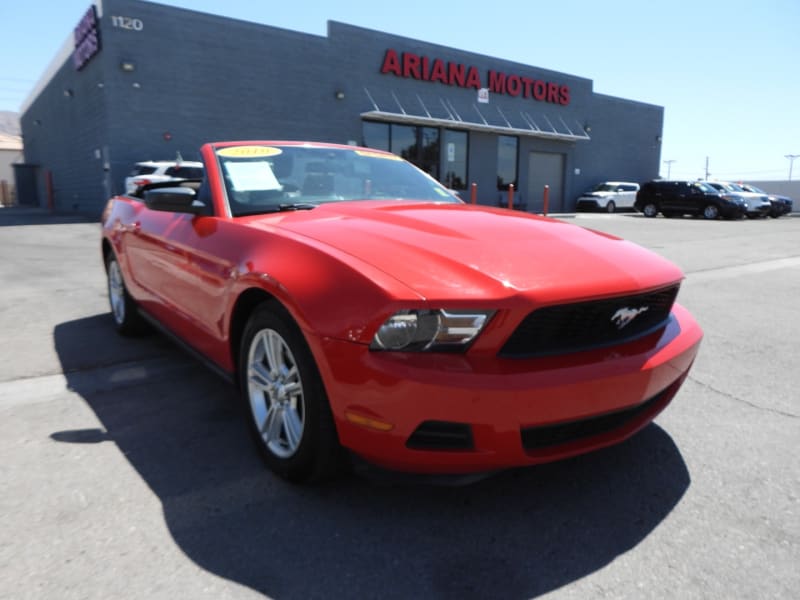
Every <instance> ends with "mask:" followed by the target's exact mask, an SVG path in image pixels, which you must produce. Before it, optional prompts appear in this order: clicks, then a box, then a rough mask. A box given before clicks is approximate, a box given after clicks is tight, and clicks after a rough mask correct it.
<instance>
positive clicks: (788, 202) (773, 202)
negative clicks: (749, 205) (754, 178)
mask: <svg viewBox="0 0 800 600" xmlns="http://www.w3.org/2000/svg"><path fill="white" fill-rule="evenodd" d="M738 185H739V186H740V187H741V188H742V189H744V190H747V191H748V192H754V193H756V194H763V195H765V196H766V197H767V198H768V199H769V204H770V210H769V216H770V217H772V218H773V219H777V218H778V217H780V216H781V215H785V214H788V213H790V212H792V206H793V203H792V199H791V198H789V197H788V196H779V195H778V194H770V193H769V192H765V191H764V190H762V189H759V188H757V187H756V186H754V185H750V184H749V183H740V184H738Z"/></svg>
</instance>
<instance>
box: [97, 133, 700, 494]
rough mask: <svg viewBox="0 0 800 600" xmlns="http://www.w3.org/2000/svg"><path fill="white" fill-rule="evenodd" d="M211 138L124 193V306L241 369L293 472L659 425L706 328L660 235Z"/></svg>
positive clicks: (443, 463) (559, 448)
mask: <svg viewBox="0 0 800 600" xmlns="http://www.w3.org/2000/svg"><path fill="white" fill-rule="evenodd" d="M201 153H202V159H203V163H204V166H205V176H204V179H203V180H202V181H199V180H198V181H192V180H186V181H182V182H167V183H163V184H153V185H151V186H148V187H145V188H143V189H142V190H140V191H138V192H136V194H135V195H123V196H117V197H114V198H112V199H111V200H110V201H109V202H108V205H107V206H106V208H105V211H104V213H103V217H102V252H103V257H104V260H105V265H106V268H107V272H108V294H109V300H110V304H111V313H112V315H113V319H114V323H115V324H116V327H117V329H118V330H119V332H120V333H122V334H132V333H135V332H137V331H139V330H141V328H142V325H145V324H147V323H149V324H154V325H156V326H157V327H158V328H159V329H160V330H162V331H165V332H167V333H168V334H169V335H170V336H171V337H173V338H175V339H177V340H179V341H180V342H181V343H182V344H183V345H184V346H186V347H188V348H189V349H190V350H192V351H193V353H194V354H195V355H197V356H199V357H201V358H202V359H204V361H205V362H206V363H208V364H209V365H211V366H212V367H213V368H215V369H216V370H217V371H218V372H221V373H222V374H224V375H225V376H227V377H228V378H229V379H231V380H232V381H235V382H236V383H237V385H238V386H239V388H240V390H241V394H242V396H243V398H244V400H245V403H246V405H247V406H248V408H249V413H248V414H249V419H248V420H249V423H250V426H251V429H252V432H253V434H254V439H255V441H256V443H257V445H258V447H259V449H260V450H261V453H262V455H263V457H264V459H265V461H266V463H267V465H268V466H269V467H270V468H271V469H272V470H273V471H275V472H276V473H278V474H280V475H281V476H283V477H286V478H288V479H290V480H293V481H306V480H315V479H319V478H323V477H326V476H330V475H331V474H333V473H336V472H337V470H338V469H339V468H340V466H341V465H342V464H343V462H344V463H346V462H347V459H348V458H349V457H351V456H353V455H355V456H357V457H360V458H361V459H363V460H365V461H366V462H367V463H371V464H375V465H378V466H380V467H383V468H388V469H391V470H395V471H407V472H416V473H429V474H466V473H478V472H490V471H494V470H499V469H503V468H509V467H518V466H525V465H533V464H537V463H542V462H546V461H552V460H556V459H561V458H565V457H569V456H573V455H576V454H579V453H583V452H587V451H590V450H594V449H597V448H601V447H604V446H608V445H610V444H614V443H617V442H620V441H622V440H624V439H626V438H628V437H629V436H631V435H633V434H634V433H635V432H637V431H639V430H640V429H642V428H643V427H645V426H646V425H647V424H648V423H649V422H650V421H652V419H653V418H654V417H655V416H656V415H657V414H658V413H659V412H660V411H661V410H662V409H663V408H664V407H665V406H666V405H667V404H668V403H669V402H670V400H671V399H672V397H673V396H674V395H675V393H676V392H677V391H678V388H679V387H680V386H681V384H682V382H683V381H684V379H685V377H686V375H687V373H688V372H689V368H690V367H691V365H692V361H693V360H694V358H695V355H696V353H697V349H698V346H699V344H700V340H701V338H702V331H701V329H700V327H699V326H698V325H697V323H696V322H695V320H694V319H693V318H692V317H691V315H690V314H689V313H688V312H687V311H686V310H685V309H684V308H682V307H681V306H680V305H679V304H677V303H675V298H676V296H677V294H678V288H679V286H680V284H681V281H682V279H683V275H682V273H681V271H680V270H679V269H678V268H677V267H675V266H674V265H673V264H671V263H670V262H668V261H666V260H664V259H663V258H660V257H659V256H657V255H655V254H653V253H651V252H650V251H648V250H645V249H643V248H641V247H638V246H636V245H634V244H632V243H630V242H627V241H624V240H621V239H618V238H615V237H612V236H609V235H606V234H602V233H598V232H594V231H589V230H586V229H583V228H580V227H577V226H574V225H570V224H566V223H563V222H559V221H554V220H550V219H546V218H542V217H537V216H534V215H531V214H527V213H521V212H517V211H510V210H506V209H498V208H489V207H484V206H473V205H468V204H464V203H463V202H462V201H461V200H459V199H458V198H457V197H455V196H454V195H453V194H452V193H451V191H450V190H448V189H447V188H445V187H443V186H442V185H440V184H439V183H438V182H436V181H435V180H434V179H432V178H431V177H429V176H428V175H427V174H425V173H423V172H422V171H420V170H418V169H417V168H416V167H414V166H413V165H411V164H409V163H408V162H406V161H404V160H402V159H401V158H399V157H397V156H395V155H393V154H389V153H386V152H381V151H377V150H372V149H368V148H358V147H352V146H338V145H330V144H319V143H303V142H261V141H251V142H220V143H210V144H206V145H204V146H203V147H202V149H201Z"/></svg>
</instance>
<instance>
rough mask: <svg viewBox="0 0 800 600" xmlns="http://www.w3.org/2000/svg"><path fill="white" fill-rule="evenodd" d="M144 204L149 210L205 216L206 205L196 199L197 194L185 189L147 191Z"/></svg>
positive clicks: (172, 188) (168, 188)
mask: <svg viewBox="0 0 800 600" xmlns="http://www.w3.org/2000/svg"><path fill="white" fill-rule="evenodd" d="M144 203H145V205H147V208H149V209H150V210H163V211H166V212H179V213H189V214H192V215H204V214H207V210H206V205H205V204H204V203H202V202H201V201H200V200H198V199H197V192H195V191H194V190H193V189H191V188H186V187H167V188H156V189H154V190H148V191H146V192H145V193H144Z"/></svg>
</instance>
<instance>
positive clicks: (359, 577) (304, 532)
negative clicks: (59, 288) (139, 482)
mask: <svg viewBox="0 0 800 600" xmlns="http://www.w3.org/2000/svg"><path fill="white" fill-rule="evenodd" d="M54 339H55V347H56V350H57V352H58V356H59V358H60V361H61V366H62V369H63V372H64V373H65V374H66V377H67V380H68V384H69V386H70V388H71V389H72V390H73V391H75V392H77V393H78V394H80V395H81V396H82V398H83V399H84V400H85V402H86V403H87V404H88V406H89V407H91V409H92V410H93V411H94V413H95V414H96V415H97V417H98V419H99V420H100V423H101V424H102V429H88V430H80V431H61V432H53V433H52V434H51V438H52V439H54V440H56V441H59V442H63V443H80V444H98V443H104V442H107V441H111V442H113V443H115V444H116V445H117V446H118V448H119V450H120V451H121V452H122V454H123V455H124V456H125V457H126V458H127V459H128V460H129V461H130V463H131V465H132V466H133V467H134V468H135V469H136V471H137V472H138V473H139V474H140V475H141V477H142V479H143V480H144V482H145V483H146V484H147V485H148V486H149V487H150V488H151V489H152V490H153V492H154V493H155V494H156V495H157V496H158V498H159V499H160V501H161V504H162V506H163V511H164V519H165V522H166V524H167V526H168V528H169V531H170V533H171V535H172V538H173V539H174V541H175V543H176V544H177V545H178V547H179V548H180V550H182V551H183V552H184V553H185V554H186V556H188V557H189V558H191V559H192V560H193V561H195V563H197V564H198V565H200V566H201V567H202V568H204V569H206V570H207V571H209V572H211V573H213V574H215V575H217V576H219V577H223V578H226V579H228V580H231V581H234V582H237V583H239V584H242V585H246V586H249V587H250V588H252V589H254V590H257V591H258V592H261V593H264V594H266V595H268V596H270V597H274V598H316V597H336V598H374V597H380V598H410V597H419V598H427V597H436V598H487V597H497V598H530V597H534V596H538V595H541V594H544V593H546V592H549V591H552V590H555V589H557V588H559V587H561V586H564V585H566V584H569V583H571V582H574V581H576V580H578V579H580V578H582V577H585V576H586V575H589V574H591V573H593V572H595V571H597V570H598V569H601V568H603V567H604V566H606V565H608V564H609V563H611V562H612V561H614V560H615V559H616V558H617V557H618V556H620V555H621V554H623V553H625V552H627V551H628V550H630V549H631V548H633V547H635V546H636V545H637V544H639V543H640V542H641V541H642V540H644V539H645V538H646V537H647V536H648V535H649V534H650V533H651V532H652V531H653V530H654V529H655V528H656V527H657V526H658V525H659V524H660V523H661V522H662V521H663V520H664V519H665V517H666V516H667V515H668V514H669V513H670V512H671V511H672V509H673V508H674V507H675V506H676V505H677V503H678V502H679V501H680V499H681V498H682V496H683V495H684V494H685V493H686V491H687V489H688V487H689V485H690V477H689V473H688V470H687V468H686V465H685V463H684V461H683V459H682V457H681V454H680V452H679V450H678V449H677V448H676V446H675V444H674V443H673V441H672V439H671V438H670V436H669V435H668V434H667V433H666V432H665V431H664V430H663V429H661V428H660V427H658V426H657V425H655V424H653V425H650V426H649V427H647V428H646V429H645V430H643V431H642V432H641V433H640V434H638V435H637V436H634V437H633V438H632V439H631V440H628V441H627V442H625V443H623V444H620V445H618V446H616V447H613V448H610V449H607V450H603V451H600V452H596V453H594V454H591V455H586V456H583V457H579V458H575V459H571V460H567V461H563V462H560V463H555V464H550V465H545V466H540V467H534V468H529V469H524V470H514V471H508V472H505V473H502V474H498V475H495V476H493V477H490V478H487V479H485V480H483V481H480V482H477V483H473V484H471V485H465V486H459V487H456V486H433V485H420V484H402V485H401V484H385V483H384V484H378V483H376V482H374V481H370V480H366V479H364V478H361V477H358V476H346V477H343V478H342V479H339V480H336V481H333V482H330V483H328V484H326V485H319V486H307V487H301V486H294V485H291V484H289V483H286V482H284V481H282V480H280V479H277V478H276V477H274V476H272V475H271V474H270V473H269V472H268V471H267V470H266V469H265V468H264V467H263V466H262V464H261V462H260V459H259V458H258V457H257V454H256V452H255V450H254V447H253V446H252V444H251V442H250V440H249V438H248V435H247V433H246V427H245V422H244V417H243V414H244V413H243V411H242V410H240V408H239V404H238V402H237V399H236V395H235V392H234V390H233V389H232V388H231V387H230V386H229V385H228V384H226V383H225V382H223V381H222V380H220V379H218V378H217V377H216V376H215V375H213V374H211V373H210V372H207V371H206V370H205V369H204V368H203V367H202V366H200V365H199V364H197V363H195V362H194V361H192V360H191V359H188V358H187V357H185V356H184V355H183V354H182V353H181V352H180V351H178V350H177V349H175V348H173V347H171V346H170V345H169V344H168V343H165V342H164V340H163V338H161V337H160V336H157V335H152V336H149V337H146V338H144V339H139V340H134V341H133V342H131V341H129V340H124V339H121V338H119V337H118V336H117V334H116V333H115V332H114V330H113V327H112V325H111V321H110V317H108V316H107V315H97V316H94V317H89V318H84V319H79V320H75V321H70V322H65V323H61V324H59V325H57V326H56V328H55V331H54ZM132 347H133V348H134V349H131V348H132ZM89 349H91V352H88V350H89ZM87 356H102V357H103V361H102V363H100V362H98V363H97V364H93V363H92V362H91V359H90V358H87ZM87 451H89V452H90V450H88V449H87ZM630 576H631V577H632V578H633V577H637V574H635V573H631V574H630Z"/></svg>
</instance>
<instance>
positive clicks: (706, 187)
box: [694, 181, 725, 194]
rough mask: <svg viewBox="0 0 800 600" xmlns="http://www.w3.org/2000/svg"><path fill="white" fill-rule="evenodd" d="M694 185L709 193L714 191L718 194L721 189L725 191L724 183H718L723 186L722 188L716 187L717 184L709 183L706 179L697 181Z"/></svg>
mask: <svg viewBox="0 0 800 600" xmlns="http://www.w3.org/2000/svg"><path fill="white" fill-rule="evenodd" d="M694 185H695V186H697V187H698V188H700V189H701V190H702V191H704V192H709V193H712V194H718V193H719V192H720V191H723V192H724V191H725V186H724V185H722V184H717V185H720V186H722V189H721V190H719V189H716V187H715V186H712V185H709V184H708V183H705V182H704V181H696V182H695V184H694Z"/></svg>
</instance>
